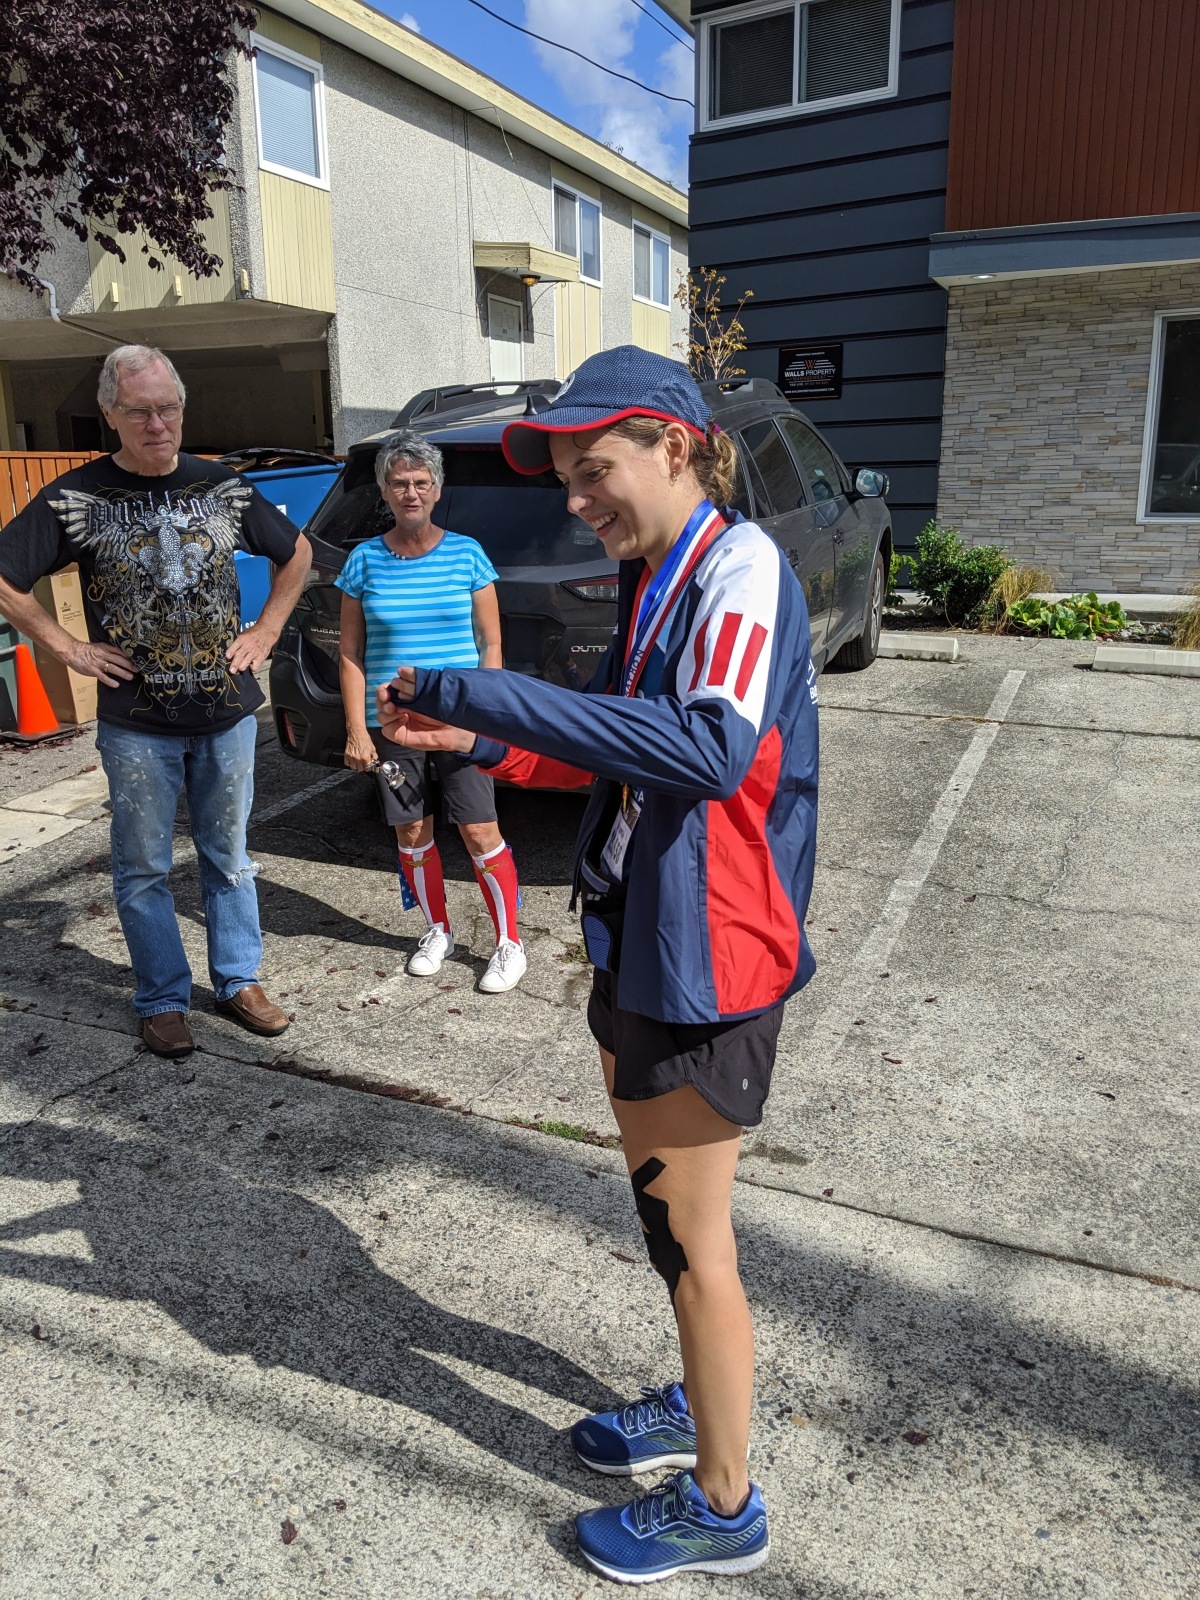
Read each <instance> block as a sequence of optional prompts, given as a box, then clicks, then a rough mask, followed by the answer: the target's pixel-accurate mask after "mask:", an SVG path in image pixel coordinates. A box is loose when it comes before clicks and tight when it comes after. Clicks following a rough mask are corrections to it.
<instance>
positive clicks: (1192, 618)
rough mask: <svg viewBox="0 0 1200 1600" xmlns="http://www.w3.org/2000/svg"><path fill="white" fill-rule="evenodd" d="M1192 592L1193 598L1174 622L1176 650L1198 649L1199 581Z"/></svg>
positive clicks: (1199, 616) (1199, 624)
mask: <svg viewBox="0 0 1200 1600" xmlns="http://www.w3.org/2000/svg"><path fill="white" fill-rule="evenodd" d="M1192 593H1193V595H1194V596H1195V599H1194V600H1193V601H1192V603H1191V605H1190V606H1189V607H1188V608H1187V610H1186V611H1185V612H1184V613H1183V615H1182V616H1181V617H1180V618H1179V621H1178V622H1177V623H1176V624H1175V648H1176V650H1200V583H1198V584H1197V585H1196V587H1195V588H1194V589H1193V590H1192Z"/></svg>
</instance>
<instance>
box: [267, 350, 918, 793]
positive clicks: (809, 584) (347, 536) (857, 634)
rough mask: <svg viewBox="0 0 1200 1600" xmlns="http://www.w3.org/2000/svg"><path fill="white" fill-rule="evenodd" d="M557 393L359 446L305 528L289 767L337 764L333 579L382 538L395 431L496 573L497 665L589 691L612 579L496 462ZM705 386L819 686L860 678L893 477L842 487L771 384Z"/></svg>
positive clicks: (433, 405)
mask: <svg viewBox="0 0 1200 1600" xmlns="http://www.w3.org/2000/svg"><path fill="white" fill-rule="evenodd" d="M557 387H558V386H557V384H555V383H522V384H515V385H504V386H497V385H494V384H481V385H463V386H456V387H454V388H446V389H427V390H424V391H422V393H420V394H418V395H416V396H415V397H414V398H413V399H412V400H410V401H409V403H408V404H407V405H406V406H405V407H404V409H403V410H402V411H400V412H399V413H398V414H397V415H396V416H395V417H394V418H393V421H392V429H391V430H389V431H388V432H385V433H380V434H375V435H373V436H372V437H370V438H367V439H361V440H359V442H358V443H357V444H356V445H354V446H352V448H351V450H350V452H349V455H348V457H347V460H346V465H345V468H344V469H343V471H342V474H341V476H340V477H339V479H338V481H337V482H336V483H335V484H334V486H333V488H332V489H331V490H330V491H329V493H328V495H327V496H326V497H325V499H324V500H323V501H322V502H321V504H320V506H318V508H317V510H316V511H315V512H314V514H313V516H312V519H311V521H310V522H309V523H308V525H307V527H306V528H305V532H306V533H307V534H308V537H309V538H310V539H311V541H312V544H313V558H314V559H313V572H312V575H311V577H310V580H309V586H308V588H307V589H306V590H305V592H304V594H303V595H302V597H301V599H300V603H299V605H298V606H297V607H296V610H295V611H294V612H293V614H292V616H291V618H290V619H289V622H288V625H287V627H286V628H285V629H284V632H283V634H282V635H281V637H280V640H279V643H278V644H277V646H276V647H275V654H274V657H273V659H272V662H271V704H272V707H273V710H274V714H275V726H276V731H277V732H278V735H279V743H280V745H281V746H282V748H283V749H284V750H286V751H287V752H288V754H289V755H293V756H296V757H298V758H299V759H300V760H303V761H315V762H321V763H324V764H325V765H328V766H340V765H341V764H342V752H343V750H344V749H345V741H346V734H345V723H344V721H343V717H342V702H341V695H340V692H339V689H338V620H339V614H340V610H341V591H340V590H339V589H337V588H335V587H334V584H333V579H334V578H335V577H336V576H337V574H338V572H339V571H340V570H341V567H342V563H343V562H344V560H345V558H346V552H347V551H348V550H350V549H352V548H353V546H354V545H356V544H359V543H361V542H362V541H363V540H364V539H370V538H373V537H375V536H376V535H377V534H380V533H382V532H383V531H384V530H385V529H386V528H388V527H390V526H391V522H392V518H391V514H390V512H389V511H388V510H387V508H386V506H385V505H384V503H383V501H382V499H381V497H380V495H379V491H378V489H377V487H376V484H375V456H376V454H377V452H378V450H379V447H380V446H381V445H382V444H383V443H384V442H385V441H386V440H387V439H388V438H389V437H390V435H391V432H392V431H394V430H396V429H398V428H409V427H411V428H416V429H418V430H419V431H420V432H422V433H423V434H425V435H426V436H427V437H428V438H429V439H430V440H432V442H433V443H434V444H436V445H437V446H438V448H439V449H440V450H441V452H442V456H443V459H444V462H445V470H446V482H445V487H444V488H443V490H442V495H441V498H440V499H439V500H438V503H437V507H436V509H435V510H434V512H433V520H434V521H435V522H436V523H437V524H438V525H439V526H440V527H447V528H453V529H454V530H455V532H457V533H463V534H468V535H469V536H470V537H471V538H473V539H477V540H478V541H479V543H480V544H481V545H482V546H483V548H484V550H486V551H487V554H488V555H489V556H490V558H491V560H492V562H493V564H494V565H495V567H496V570H497V571H498V572H499V574H500V582H499V583H498V585H497V594H498V596H499V601H500V618H501V627H502V632H503V641H504V664H505V666H506V667H510V668H513V669H514V670H515V671H518V672H528V673H531V674H532V675H534V676H535V677H541V678H546V679H547V680H548V681H549V682H551V683H558V684H563V685H566V686H568V687H570V688H580V687H582V685H583V684H584V683H586V682H587V680H588V679H589V678H590V677H591V674H592V671H593V669H594V668H595V666H596V665H597V664H598V662H599V660H600V657H601V656H602V655H603V653H604V651H605V650H606V649H607V648H608V645H609V643H610V641H611V639H612V631H613V628H614V626H615V624H616V593H617V569H616V565H615V563H614V562H613V561H612V560H611V559H610V558H609V557H608V556H607V555H606V554H605V551H604V547H603V546H602V545H601V543H600V541H599V540H598V539H597V538H596V536H595V534H594V533H593V532H592V530H591V528H589V527H588V525H587V524H586V523H585V522H582V521H581V520H580V519H579V518H578V517H573V516H571V515H569V514H568V512H567V508H566V499H565V496H564V493H563V489H562V486H561V484H560V483H559V482H558V479H557V478H556V477H555V476H554V474H553V473H552V472H544V473H541V474H539V475H538V476H537V477H523V476H521V475H520V474H519V473H516V472H514V471H513V470H512V468H511V467H509V465H508V463H507V462H506V461H505V460H504V457H503V455H502V453H501V449H500V436H501V434H502V433H503V432H504V429H505V427H506V426H507V424H508V423H510V422H512V421H513V420H514V418H516V417H519V416H522V415H525V416H528V415H532V414H534V413H536V412H538V411H541V410H544V409H545V407H546V406H547V405H549V403H550V401H551V399H552V398H553V396H554V394H555V392H556V390H557ZM702 387H703V389H704V394H705V398H706V399H707V400H708V402H709V404H710V405H711V407H712V411H713V415H714V417H715V418H716V420H717V421H718V422H719V423H720V425H721V427H722V428H723V429H724V430H725V431H726V432H727V433H728V434H729V435H730V436H731V437H732V439H733V441H734V443H735V445H736V446H737V450H738V457H739V461H740V464H741V470H740V472H739V475H738V485H737V490H736V493H735V496H734V499H733V507H734V509H736V510H738V511H740V512H741V513H742V514H743V515H744V516H745V517H747V518H750V519H752V520H753V521H755V522H757V523H758V524H759V525H760V526H761V527H763V528H765V529H766V530H767V532H768V533H770V534H771V536H772V537H773V538H774V539H775V540H777V542H778V543H779V545H780V546H781V548H782V549H783V550H784V551H785V553H786V555H787V558H788V561H789V562H790V564H791V566H792V568H793V570H794V571H795V573H796V575H797V577H798V578H799V579H800V581H801V582H802V583H803V585H804V590H805V594H806V595H807V597H808V609H809V615H810V619H811V623H812V641H813V659H814V662H815V664H816V667H817V670H818V672H819V671H821V670H822V669H823V668H824V667H825V666H826V665H827V664H828V663H830V662H831V661H833V662H835V664H836V665H837V666H844V667H847V668H850V669H857V668H861V667H866V666H869V665H870V664H871V662H872V661H873V660H874V659H875V653H876V650H877V648H878V644H879V626H880V618H881V616H882V612H883V599H884V593H885V590H886V576H887V571H888V562H889V560H890V558H891V550H892V530H891V523H890V519H889V517H888V514H887V508H886V506H885V505H884V503H883V499H882V496H883V495H884V494H886V492H887V479H886V477H885V476H884V474H883V473H881V472H876V471H874V470H872V469H870V468H864V469H863V470H861V471H860V472H859V473H858V474H857V476H856V477H854V478H851V475H850V473H849V472H848V471H847V469H846V468H845V466H844V465H843V464H842V462H841V460H840V459H839V457H838V456H837V455H836V454H835V453H834V451H833V450H832V449H831V448H830V447H829V445H828V444H826V442H825V440H824V439H822V437H821V435H820V434H819V433H817V432H816V430H815V429H814V428H813V427H812V425H811V424H810V423H809V422H807V421H806V420H805V418H804V417H803V416H801V415H800V413H799V412H798V411H796V409H795V408H794V407H793V406H791V405H790V404H789V403H788V401H787V400H786V399H785V398H784V397H783V395H782V394H781V392H780V391H779V390H778V389H777V388H776V387H775V385H774V384H773V383H768V382H765V381H764V380H763V379H761V378H753V379H750V380H749V381H747V382H742V383H732V384H726V385H722V386H720V387H718V386H717V385H715V384H706V385H703V386H702Z"/></svg>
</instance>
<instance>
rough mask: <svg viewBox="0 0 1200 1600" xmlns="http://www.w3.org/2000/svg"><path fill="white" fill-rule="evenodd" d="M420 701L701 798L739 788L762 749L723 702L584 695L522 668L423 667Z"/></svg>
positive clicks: (495, 733) (530, 745)
mask: <svg viewBox="0 0 1200 1600" xmlns="http://www.w3.org/2000/svg"><path fill="white" fill-rule="evenodd" d="M412 704H413V709H414V710H416V711H420V712H422V713H423V714H424V715H426V716H431V717H437V718H438V719H439V720H440V721H442V722H448V723H450V724H452V725H453V726H454V727H456V728H469V729H470V730H471V731H472V732H473V733H479V734H483V735H484V736H485V737H486V738H489V739H496V740H499V741H501V742H502V743H504V744H507V745H516V746H517V747H518V749H519V750H522V751H524V752H527V753H536V754H537V755H539V756H549V757H551V758H553V760H555V761H557V762H564V763H566V764H567V765H568V766H570V767H575V768H581V763H586V765H587V767H588V768H590V770H591V771H592V772H594V773H596V774H597V775H599V776H600V777H605V778H613V779H615V780H616V781H617V782H618V783H637V784H642V785H644V786H645V787H646V788H648V789H658V790H660V791H662V792H663V793H665V794H676V795H683V796H686V797H692V798H700V799H704V798H709V799H728V798H729V796H730V795H732V794H734V793H736V791H737V788H738V786H739V784H740V783H741V781H742V779H743V778H744V777H745V776H746V773H747V772H748V771H749V769H750V763H751V761H752V760H753V758H754V752H755V750H756V749H757V747H758V734H757V730H756V729H755V727H754V725H753V724H752V723H750V722H748V721H747V720H746V719H745V718H744V717H742V716H740V715H739V714H738V713H737V712H735V711H734V710H732V708H731V707H730V706H729V705H728V704H727V703H726V702H723V701H709V702H704V703H701V704H693V705H692V706H689V707H685V706H682V705H680V704H679V703H678V701H675V700H671V699H668V698H666V697H665V696H664V697H660V698H655V699H653V700H626V699H618V698H617V697H616V696H614V695H581V694H577V693H576V692H575V691H574V690H571V689H560V688H558V687H557V686H556V685H555V684H551V683H544V682H543V681H542V680H541V679H539V678H528V677H526V676H525V675H524V674H523V673H519V672H507V671H501V672H497V671H487V670H485V669H483V668H474V669H460V668H448V669H446V670H445V671H442V672H438V671H433V670H422V669H418V670H417V683H416V693H415V695H414V696H413V700H412ZM506 759H509V758H506ZM494 770H495V771H496V773H497V775H498V776H507V775H508V774H507V773H501V772H500V771H499V768H496V769H494Z"/></svg>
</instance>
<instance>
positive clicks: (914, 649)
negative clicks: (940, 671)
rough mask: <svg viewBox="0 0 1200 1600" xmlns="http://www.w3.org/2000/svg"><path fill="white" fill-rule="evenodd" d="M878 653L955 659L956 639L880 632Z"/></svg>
mask: <svg viewBox="0 0 1200 1600" xmlns="http://www.w3.org/2000/svg"><path fill="white" fill-rule="evenodd" d="M1165 653H1166V654H1168V655H1169V654H1171V653H1172V652H1170V651H1167V652H1165ZM879 654H880V656H882V657H884V658H886V659H887V660H890V661H957V660H958V640H957V639H956V638H954V637H953V636H950V637H945V636H943V635H939V634H910V633H881V634H880V635H879Z"/></svg>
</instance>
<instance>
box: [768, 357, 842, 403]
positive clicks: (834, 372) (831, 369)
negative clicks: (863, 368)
mask: <svg viewBox="0 0 1200 1600" xmlns="http://www.w3.org/2000/svg"><path fill="white" fill-rule="evenodd" d="M779 387H780V388H781V389H782V390H783V392H784V394H785V395H786V396H787V397H788V399H789V400H840V399H841V398H842V347H841V345H840V344H786V345H784V346H783V347H782V348H781V350H780V352H779Z"/></svg>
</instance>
